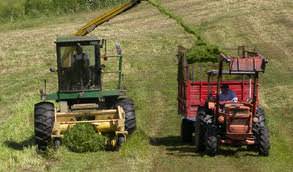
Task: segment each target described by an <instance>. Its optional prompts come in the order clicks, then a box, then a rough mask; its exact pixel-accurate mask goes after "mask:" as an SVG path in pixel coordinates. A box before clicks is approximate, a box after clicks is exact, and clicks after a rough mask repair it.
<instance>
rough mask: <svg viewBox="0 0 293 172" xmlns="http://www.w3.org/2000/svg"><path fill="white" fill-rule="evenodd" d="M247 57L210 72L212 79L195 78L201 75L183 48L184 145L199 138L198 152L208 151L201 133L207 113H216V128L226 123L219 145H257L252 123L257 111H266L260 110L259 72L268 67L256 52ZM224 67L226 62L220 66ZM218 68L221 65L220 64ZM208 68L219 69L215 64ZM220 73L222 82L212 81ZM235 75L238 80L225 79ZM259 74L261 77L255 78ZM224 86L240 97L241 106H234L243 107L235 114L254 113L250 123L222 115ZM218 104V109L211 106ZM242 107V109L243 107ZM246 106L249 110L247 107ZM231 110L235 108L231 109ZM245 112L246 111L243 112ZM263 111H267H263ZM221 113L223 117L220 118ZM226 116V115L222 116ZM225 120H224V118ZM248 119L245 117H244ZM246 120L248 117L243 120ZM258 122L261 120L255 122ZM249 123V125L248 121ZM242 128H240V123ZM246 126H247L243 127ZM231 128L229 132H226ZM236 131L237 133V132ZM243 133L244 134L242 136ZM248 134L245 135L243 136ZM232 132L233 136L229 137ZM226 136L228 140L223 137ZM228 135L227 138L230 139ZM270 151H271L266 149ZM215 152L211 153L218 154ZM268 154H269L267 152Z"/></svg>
mask: <svg viewBox="0 0 293 172" xmlns="http://www.w3.org/2000/svg"><path fill="white" fill-rule="evenodd" d="M242 54H243V56H242V57H240V58H239V57H238V58H230V59H229V60H230V61H229V65H228V67H227V68H226V69H228V70H226V71H225V70H224V69H223V68H221V70H210V71H209V72H208V73H207V75H206V76H209V77H208V79H207V77H205V79H203V78H201V79H198V78H197V79H195V73H196V74H199V72H198V71H196V70H197V69H195V68H194V66H193V65H192V64H188V63H187V60H186V49H184V48H183V47H179V51H178V60H179V64H178V113H179V114H180V115H181V116H182V123H181V138H182V141H184V142H191V141H192V140H193V138H195V142H196V146H197V149H198V150H200V149H204V147H205V146H209V145H205V143H198V142H204V140H203V138H200V137H201V136H200V135H201V133H200V131H199V123H200V122H199V121H200V120H199V117H198V116H199V114H201V113H204V114H207V111H208V112H209V113H210V114H212V115H211V118H213V119H214V121H215V122H214V123H215V125H218V124H219V123H220V122H219V121H218V120H224V121H225V122H223V121H222V122H223V123H225V124H223V125H222V124H219V128H220V129H217V130H222V129H221V127H222V128H225V131H224V133H225V134H223V132H222V131H221V132H222V133H221V132H217V133H218V135H217V138H219V139H217V142H221V143H225V144H237V145H243V144H244V145H249V144H251V145H255V144H256V141H255V138H254V133H253V131H252V130H253V127H254V126H253V125H254V123H253V122H252V120H253V119H254V118H256V116H257V112H256V111H262V110H261V109H260V108H259V101H258V85H259V84H258V72H264V67H265V64H266V61H265V59H264V58H263V57H262V56H261V55H259V54H257V53H254V52H249V51H245V50H244V49H243V53H242ZM220 64H221V65H223V63H222V62H221V63H220ZM216 65H217V68H218V67H219V66H221V65H219V64H216ZM209 66H210V67H208V68H215V67H214V66H213V65H212V64H211V65H209ZM219 71H221V79H218V77H217V78H216V80H214V81H213V80H211V78H212V77H211V76H213V75H214V76H218V75H219ZM225 74H227V75H234V74H236V75H237V76H234V78H233V79H232V80H231V79H230V80H226V79H222V76H223V75H225ZM255 75H257V77H254V76H255ZM220 85H228V86H229V88H230V89H231V90H233V91H234V93H235V94H236V96H237V98H238V103H233V104H232V105H231V104H230V106H233V108H234V106H235V105H236V104H237V105H239V108H238V109H236V110H235V108H234V109H233V108H232V109H233V110H234V111H237V110H239V111H240V109H241V108H244V109H245V108H246V107H247V108H248V110H249V111H251V112H252V113H251V114H250V115H248V116H247V120H246V119H245V120H243V121H244V122H243V121H242V122H240V121H241V120H239V119H232V118H231V119H230V121H229V120H228V119H229V117H228V115H226V114H223V113H222V114H221V113H219V112H218V106H220V105H218V104H219V103H218V96H219V94H220V91H219V87H220ZM212 105H214V107H210V106H212ZM240 105H241V108H240ZM242 105H243V106H242ZM228 106H229V104H226V105H225V110H226V111H229V107H228ZM244 106H245V107H244ZM230 109H231V108H230ZM242 110H243V109H242ZM262 112H263V111H262ZM219 114H220V115H219ZM221 115H222V116H221ZM220 117H221V119H220ZM242 117H244V115H243V116H242ZM243 119H244V118H243ZM255 120H257V119H255ZM246 121H248V122H246ZM239 122H240V123H241V125H240V123H239ZM263 122H264V121H263ZM242 123H245V125H242ZM226 129H227V130H226ZM233 132H236V133H233ZM239 132H240V133H239ZM242 132H244V133H242ZM229 133H230V135H229ZM222 135H225V137H223V138H222V137H221V136H222ZM226 136H227V137H226ZM266 151H268V150H266ZM214 152H215V150H213V152H212V153H211V152H208V153H211V154H214ZM265 154H267V153H266V152H265Z"/></svg>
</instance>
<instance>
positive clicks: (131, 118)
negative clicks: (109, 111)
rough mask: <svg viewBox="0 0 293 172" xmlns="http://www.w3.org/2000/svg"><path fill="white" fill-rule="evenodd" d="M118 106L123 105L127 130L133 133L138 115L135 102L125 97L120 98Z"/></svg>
mask: <svg viewBox="0 0 293 172" xmlns="http://www.w3.org/2000/svg"><path fill="white" fill-rule="evenodd" d="M116 106H121V107H122V108H123V110H124V112H125V130H126V131H128V134H131V133H132V132H133V131H134V130H135V129H136V116H135V108H134V103H133V101H132V100H131V99H129V98H125V99H120V100H118V103H117V104H116Z"/></svg>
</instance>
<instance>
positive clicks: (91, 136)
mask: <svg viewBox="0 0 293 172" xmlns="http://www.w3.org/2000/svg"><path fill="white" fill-rule="evenodd" d="M63 142H64V145H65V146H66V147H67V148H68V149H69V150H71V151H73V152H78V153H81V152H97V151H100V150H104V149H105V142H106V137H105V136H103V135H100V134H98V133H96V131H95V128H94V126H93V125H91V124H88V123H83V124H77V125H75V126H74V127H72V128H70V129H68V130H67V131H66V132H65V133H64V139H63Z"/></svg>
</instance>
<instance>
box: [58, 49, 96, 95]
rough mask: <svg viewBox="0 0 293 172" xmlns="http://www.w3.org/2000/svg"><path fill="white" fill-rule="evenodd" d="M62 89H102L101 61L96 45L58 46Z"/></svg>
mask: <svg viewBox="0 0 293 172" xmlns="http://www.w3.org/2000/svg"><path fill="white" fill-rule="evenodd" d="M58 49H59V51H58V57H59V69H60V70H59V82H60V83H59V85H60V86H59V87H60V90H61V91H77V90H84V89H100V84H99V83H100V82H99V78H100V76H99V73H100V72H99V69H100V68H99V61H97V60H96V59H99V58H96V51H95V50H96V46H95V45H80V44H77V45H74V46H60V47H58Z"/></svg>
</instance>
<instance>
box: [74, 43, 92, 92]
mask: <svg viewBox="0 0 293 172" xmlns="http://www.w3.org/2000/svg"><path fill="white" fill-rule="evenodd" d="M75 50H76V53H75V54H73V56H72V61H71V66H72V69H73V76H72V77H74V78H73V80H74V83H80V85H81V86H82V87H87V86H88V82H89V63H90V61H89V56H88V54H86V53H83V49H82V47H81V45H80V44H77V45H76V49H75Z"/></svg>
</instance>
